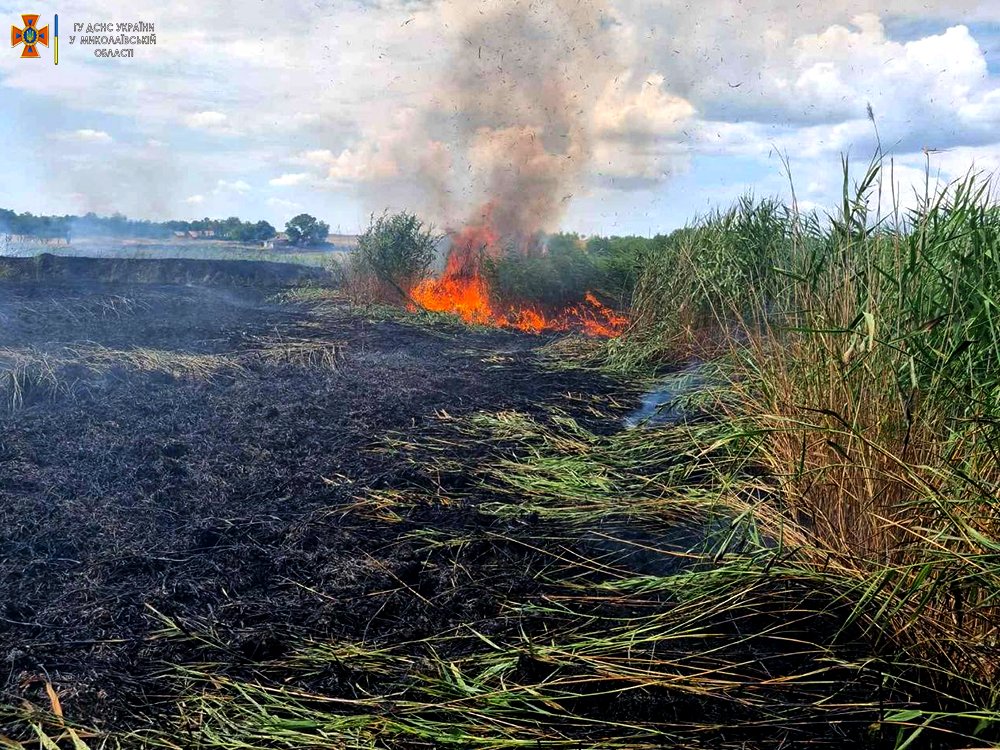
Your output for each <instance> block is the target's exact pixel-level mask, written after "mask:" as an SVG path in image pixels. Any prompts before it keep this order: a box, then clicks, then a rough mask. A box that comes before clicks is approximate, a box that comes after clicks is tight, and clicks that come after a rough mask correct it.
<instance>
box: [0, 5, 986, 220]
mask: <svg viewBox="0 0 1000 750" xmlns="http://www.w3.org/2000/svg"><path fill="white" fill-rule="evenodd" d="M803 6H805V7H803ZM525 7H526V6H525V5H522V4H520V3H517V2H515V0H503V1H501V0H493V1H492V2H482V1H481V0H381V1H375V0H371V1H369V2H358V1H351V0H347V1H344V0H338V1H337V2H323V0H272V1H270V2H263V3H252V4H247V3H240V2H235V0H233V1H232V2H216V3H211V2H209V3H204V2H203V3H196V2H177V3H170V4H165V3H161V2H151V1H147V0H139V1H138V2H134V3H130V4H129V6H128V9H127V10H125V9H123V6H122V5H121V4H119V3H111V2H108V1H107V0H72V2H68V3H65V4H64V3H38V4H36V5H35V6H33V7H32V8H31V9H30V10H31V11H32V12H34V13H39V14H41V16H42V18H41V23H42V24H45V23H51V20H52V15H53V14H54V13H56V12H58V13H59V15H60V33H61V35H62V39H61V48H60V64H59V66H58V67H56V66H54V65H53V64H52V58H51V50H47V49H45V48H40V51H41V54H42V58H41V59H39V60H21V59H20V58H19V57H18V54H19V51H18V50H17V49H8V50H7V52H5V53H4V54H2V55H0V102H2V105H0V106H2V111H3V116H2V118H0V139H2V140H3V143H4V151H5V153H6V154H7V155H8V158H6V159H4V160H2V161H0V207H8V208H13V209H15V210H18V211H31V212H33V213H83V212H86V211H89V210H93V211H97V212H99V213H111V212H113V211H121V212H123V213H125V214H127V215H129V216H133V217H139V218H151V219H166V218H195V217H201V216H206V215H207V216H212V217H225V216H229V215H239V216H241V217H243V218H247V219H257V218H266V219H268V220H269V221H271V222H272V223H274V224H275V225H278V226H281V225H283V224H284V222H285V221H286V220H287V219H288V218H290V217H291V216H292V215H294V214H296V213H300V212H302V211H306V212H309V213H312V214H315V215H317V216H319V217H321V218H323V219H324V220H326V221H327V222H329V223H330V224H331V226H332V227H334V229H340V230H341V231H344V232H354V231H358V230H359V229H360V228H362V227H363V225H364V224H365V222H366V219H367V216H368V215H369V214H370V213H371V212H373V211H374V212H377V211H381V210H383V209H385V208H409V209H412V210H416V211H418V212H420V213H421V214H422V215H424V216H426V217H427V218H428V219H430V220H432V221H434V222H435V223H437V224H438V225H439V226H455V225H458V224H461V223H462V222H464V221H466V220H468V219H469V217H471V216H475V215H476V214H477V212H478V211H479V210H480V206H481V205H482V203H483V202H484V201H486V200H490V199H492V197H493V196H492V194H493V192H495V191H497V190H501V191H502V190H507V191H508V193H510V195H512V196H516V197H517V201H515V202H519V201H521V200H522V199H523V202H524V203H525V205H527V209H526V211H527V214H526V215H525V216H522V217H520V218H519V219H518V220H519V221H523V222H527V223H528V226H529V228H538V227H541V228H544V229H549V230H555V229H567V230H575V231H580V232H583V233H588V234H589V233H607V234H624V233H638V234H649V233H656V232H659V231H666V230H669V229H672V228H675V227H677V226H680V225H682V224H684V223H685V222H686V221H687V220H689V219H690V218H691V217H693V216H695V215H697V214H700V213H704V212H706V211H708V210H710V209H711V208H713V207H716V206H722V205H726V204H728V203H729V202H731V201H732V200H733V199H734V198H736V197H737V196H739V195H740V194H741V193H744V192H754V193H756V194H758V195H771V194H779V195H785V194H787V185H788V181H787V178H786V176H785V175H784V173H783V170H782V166H781V161H780V159H779V158H777V153H778V152H784V153H787V154H788V156H789V158H790V160H791V166H792V171H793V177H794V180H795V185H796V191H797V194H798V197H799V199H800V201H802V202H803V203H804V204H805V205H807V206H809V207H817V208H822V207H824V206H829V205H832V204H833V203H834V201H835V200H836V196H837V192H838V190H839V179H840V175H839V168H840V167H839V154H840V153H841V152H843V151H850V152H851V153H852V154H853V155H854V156H856V157H857V158H858V159H859V160H861V159H863V158H865V157H867V156H868V155H869V154H870V151H871V149H872V148H873V145H874V140H873V130H872V126H871V123H870V122H869V121H868V120H867V118H866V114H865V112H866V105H867V104H868V103H871V105H872V108H873V110H874V112H875V114H876V118H877V123H878V126H879V133H880V135H881V139H882V142H883V144H884V145H886V146H887V147H888V148H890V149H891V150H892V152H893V156H894V162H895V167H896V169H895V176H896V179H897V181H898V182H899V183H900V184H901V185H902V187H903V193H904V195H907V194H908V186H909V185H910V184H912V183H916V182H919V181H920V180H921V179H922V178H921V174H922V169H923V166H924V160H925V156H924V154H923V153H922V149H924V148H928V149H933V150H934V153H933V155H932V157H931V166H932V170H933V172H934V175H935V177H936V178H938V179H940V180H942V181H947V180H949V179H952V178H954V177H956V176H958V175H960V174H962V173H964V172H965V171H966V170H967V169H969V168H970V166H972V165H975V166H976V167H977V168H981V169H986V170H991V169H995V168H997V167H998V166H1000V4H998V3H995V2H979V1H978V0H968V1H965V0H957V1H954V2H947V3H946V2H934V1H929V2H924V1H921V2H917V1H915V0H914V1H911V0H898V1H897V2H892V1H891V0H890V1H889V2H881V3H874V2H867V1H853V0H851V1H847V0H830V1H829V2H824V3H800V4H799V5H798V6H796V7H795V8H794V9H790V7H791V6H789V5H788V4H787V3H785V2H781V1H779V0H742V1H740V0H722V1H721V2H715V3H712V4H711V10H709V8H708V6H707V5H703V4H697V3H694V2H670V1H668V2H655V3H654V2H643V1H641V0H607V2H602V1H599V0H584V2H583V4H582V5H581V3H577V2H576V0H573V2H570V0H551V1H550V3H549V4H548V6H547V9H546V10H544V11H538V10H537V9H533V10H531V11H527V10H525ZM581 7H582V10H581ZM24 9H25V6H22V5H20V4H17V5H15V4H12V3H10V2H3V1H2V0H0V21H3V22H4V23H5V24H7V25H10V24H14V23H16V24H18V25H20V13H21V12H22V11H23V10H24ZM136 20H145V21H152V22H154V23H155V24H156V33H157V41H158V43H157V45H156V46H155V47H147V48H142V47H140V48H138V49H137V50H136V56H135V58H134V59H124V60H123V59H119V60H108V59H98V58H95V57H94V56H93V53H92V51H91V50H90V49H88V48H84V47H81V46H79V45H75V46H71V45H70V44H68V34H69V33H71V29H72V26H71V24H72V23H73V22H93V21H113V22H117V21H136ZM592 22H593V23H592ZM581 30H583V31H581ZM5 33H6V32H5ZM574 34H579V35H580V39H575V38H574ZM473 50H475V54H473ZM484 50H485V52H484ZM517 75H522V76H524V82H523V84H522V83H521V82H520V81H518V80H514V81H513V82H512V81H511V76H514V77H515V78H516V76H517ZM549 78H552V79H553V80H557V82H558V83H559V86H558V87H557V89H553V88H552V87H551V86H550V83H551V81H550V80H549ZM470 85H471V86H474V87H478V88H474V89H471V90H470ZM546 97H549V98H550V99H551V101H549V100H547V99H546ZM553 109H555V110H558V111H555V112H554V113H553V111H551V110H553ZM559 138H562V139H563V140H562V141H559ZM529 139H530V140H529ZM538 143H543V144H544V145H542V146H537V144H538ZM11 156H13V158H11ZM519 160H520V161H519ZM567 165H569V166H567ZM508 172H510V173H516V175H515V176H513V177H512V176H511V175H510V174H507V173H508ZM498 185H501V186H503V187H502V188H498V187H497V186H498ZM545 193H549V194H550V195H548V196H546V194H545ZM549 198H551V200H549ZM519 210H520V209H519Z"/></svg>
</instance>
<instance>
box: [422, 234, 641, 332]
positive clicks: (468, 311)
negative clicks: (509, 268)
mask: <svg viewBox="0 0 1000 750" xmlns="http://www.w3.org/2000/svg"><path fill="white" fill-rule="evenodd" d="M499 252H500V237H499V235H498V233H497V232H496V230H494V229H493V228H492V227H490V226H489V225H488V224H482V225H478V226H475V225H474V226H468V227H466V228H465V229H463V230H461V231H459V232H456V233H455V234H454V235H453V236H452V245H451V249H450V250H449V252H448V259H447V263H446V265H445V270H444V272H443V273H442V274H441V276H440V277H438V278H436V279H428V280H426V281H423V282H421V283H420V284H418V285H417V286H416V287H414V289H413V290H412V291H411V293H410V296H411V297H412V298H413V301H414V302H415V303H416V305H419V306H420V307H422V308H424V309H425V310H430V311H432V312H444V313H451V314H453V315H458V316H459V317H461V318H462V320H464V321H465V322H466V323H472V324H476V325H489V326H497V327H500V328H516V329H518V330H521V331H527V332H529V333H543V332H550V331H580V332H582V333H585V334H586V335H588V336H595V337H604V338H614V337H616V336H619V335H620V334H621V333H622V332H623V331H624V330H625V328H626V326H627V325H628V322H629V321H628V318H626V317H625V316H624V315H621V314H619V313H617V312H615V311H614V310H612V309H611V308H609V307H607V306H606V305H603V304H601V302H600V301H599V300H598V299H597V298H596V297H595V296H594V295H593V294H592V293H590V292H587V294H586V295H585V297H584V300H583V301H582V302H581V303H579V304H576V305H572V306H570V307H566V308H564V309H562V310H559V311H557V312H555V313H552V312H546V311H545V310H543V309H542V308H540V307H538V306H536V305H530V304H500V303H498V302H497V301H496V300H495V299H494V296H493V295H492V294H491V291H490V288H489V282H488V280H487V279H486V277H485V276H484V275H483V273H482V262H483V259H484V258H486V257H497V256H498V254H499ZM414 307H415V306H414Z"/></svg>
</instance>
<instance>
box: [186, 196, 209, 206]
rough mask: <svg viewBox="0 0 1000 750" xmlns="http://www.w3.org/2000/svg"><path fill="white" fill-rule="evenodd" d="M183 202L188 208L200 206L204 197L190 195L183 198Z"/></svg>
mask: <svg viewBox="0 0 1000 750" xmlns="http://www.w3.org/2000/svg"><path fill="white" fill-rule="evenodd" d="M184 202H185V203H187V204H188V205H189V206H200V205H201V204H202V203H204V202H205V196H204V195H191V196H188V197H187V198H185V199H184Z"/></svg>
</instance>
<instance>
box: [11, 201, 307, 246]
mask: <svg viewBox="0 0 1000 750" xmlns="http://www.w3.org/2000/svg"><path fill="white" fill-rule="evenodd" d="M209 231H210V232H213V233H214V237H215V239H220V240H235V241H238V242H262V241H264V240H269V239H272V238H273V237H274V236H275V235H276V234H277V232H276V231H275V229H274V227H273V226H271V225H270V224H269V223H268V222H266V221H257V222H250V221H243V220H241V219H239V218H238V217H236V216H230V217H229V218H228V219H209V218H207V217H206V218H204V219H195V220H193V221H163V222H156V221H145V220H139V219H129V218H128V217H126V216H124V215H122V214H119V213H116V214H112V215H111V216H98V215H97V214H95V213H88V214H85V215H84V216H68V215H67V216H35V215H34V214H31V213H23V214H18V213H15V212H14V211H10V210H7V209H0V234H18V235H26V236H29V237H39V238H56V237H58V238H64V239H67V240H68V239H70V238H71V237H88V236H91V237H92V236H101V237H129V238H142V239H164V238H167V237H172V236H173V234H174V232H185V233H186V232H209ZM324 239H325V235H324Z"/></svg>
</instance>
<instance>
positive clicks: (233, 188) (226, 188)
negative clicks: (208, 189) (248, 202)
mask: <svg viewBox="0 0 1000 750" xmlns="http://www.w3.org/2000/svg"><path fill="white" fill-rule="evenodd" d="M250 190H251V188H250V185H249V184H247V183H246V182H244V181H243V180H235V181H233V182H229V181H228V180H219V181H218V182H217V183H216V184H215V193H217V194H218V193H238V194H240V195H245V194H246V193H249V192H250Z"/></svg>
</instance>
